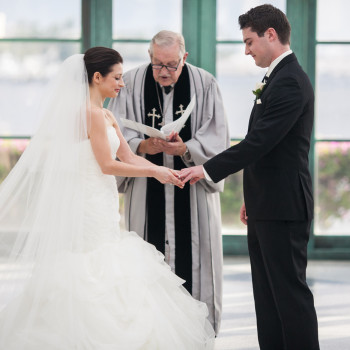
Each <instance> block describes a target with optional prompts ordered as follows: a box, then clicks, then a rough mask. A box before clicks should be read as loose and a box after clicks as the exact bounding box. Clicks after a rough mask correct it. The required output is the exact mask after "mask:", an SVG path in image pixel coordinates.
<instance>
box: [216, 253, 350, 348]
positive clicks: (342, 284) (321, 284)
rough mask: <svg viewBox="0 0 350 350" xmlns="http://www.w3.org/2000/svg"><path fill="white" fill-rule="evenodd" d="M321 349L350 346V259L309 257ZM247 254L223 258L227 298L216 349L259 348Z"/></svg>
mask: <svg viewBox="0 0 350 350" xmlns="http://www.w3.org/2000/svg"><path fill="white" fill-rule="evenodd" d="M307 276H308V283H309V286H310V288H311V289H312V292H313V294H314V298H315V306H316V311H317V316H318V323H319V338H320V347H321V350H350V261H345V262H344V261H318V260H314V261H309V265H308V270H307ZM258 349H259V346H258V341H257V336H256V323H255V312H254V304H253V294H252V285H251V276H250V265H249V260H248V258H243V257H236V258H233V257H226V258H225V259H224V300H223V320H222V324H221V330H220V334H219V336H218V338H217V339H216V346H215V350H258Z"/></svg>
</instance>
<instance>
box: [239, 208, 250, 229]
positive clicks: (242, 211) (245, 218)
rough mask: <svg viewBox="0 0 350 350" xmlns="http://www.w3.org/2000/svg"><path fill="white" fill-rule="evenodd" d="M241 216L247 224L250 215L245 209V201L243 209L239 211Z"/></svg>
mask: <svg viewBox="0 0 350 350" xmlns="http://www.w3.org/2000/svg"><path fill="white" fill-rule="evenodd" d="M239 218H240V219H241V221H242V222H243V224H244V225H247V223H248V216H247V212H246V210H245V203H243V204H242V206H241V210H240V211H239Z"/></svg>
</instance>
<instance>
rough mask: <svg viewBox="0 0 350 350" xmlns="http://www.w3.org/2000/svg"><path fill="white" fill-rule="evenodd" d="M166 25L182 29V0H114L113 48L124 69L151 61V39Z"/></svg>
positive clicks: (168, 27) (173, 28) (169, 27)
mask: <svg viewBox="0 0 350 350" xmlns="http://www.w3.org/2000/svg"><path fill="white" fill-rule="evenodd" d="M146 4H147V5H146ZM131 14H132V15H131ZM163 29H167V30H173V31H175V32H181V31H182V0H172V1H164V0H149V1H147V3H145V2H144V1H142V0H128V1H120V0H113V48H114V49H116V50H117V51H119V52H120V54H121V55H122V56H123V58H124V71H128V70H130V69H132V68H135V67H137V66H139V65H141V64H144V63H147V62H149V55H148V47H149V42H150V40H151V39H152V37H153V36H154V35H155V34H156V33H158V32H159V31H161V30H163Z"/></svg>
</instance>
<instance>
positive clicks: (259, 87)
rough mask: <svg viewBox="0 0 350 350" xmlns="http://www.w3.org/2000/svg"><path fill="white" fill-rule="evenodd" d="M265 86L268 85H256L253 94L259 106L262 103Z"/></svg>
mask: <svg viewBox="0 0 350 350" xmlns="http://www.w3.org/2000/svg"><path fill="white" fill-rule="evenodd" d="M265 85H266V83H256V85H255V90H253V94H254V95H255V101H256V103H257V104H260V103H261V100H260V96H261V93H262V91H263V89H264V86H265Z"/></svg>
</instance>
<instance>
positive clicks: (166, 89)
mask: <svg viewBox="0 0 350 350" xmlns="http://www.w3.org/2000/svg"><path fill="white" fill-rule="evenodd" d="M172 88H173V87H172V86H171V85H169V86H163V89H164V92H165V93H166V94H168V93H169V92H170V91H171V89H172Z"/></svg>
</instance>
